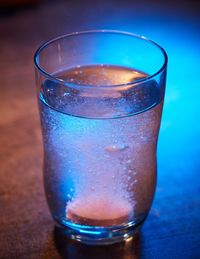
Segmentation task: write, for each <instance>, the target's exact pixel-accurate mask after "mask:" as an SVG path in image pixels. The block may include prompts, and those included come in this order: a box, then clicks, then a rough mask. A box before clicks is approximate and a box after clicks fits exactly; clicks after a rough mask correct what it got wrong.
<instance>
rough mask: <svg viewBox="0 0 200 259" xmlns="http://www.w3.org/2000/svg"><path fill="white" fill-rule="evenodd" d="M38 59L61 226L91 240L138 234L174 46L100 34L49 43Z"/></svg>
mask: <svg viewBox="0 0 200 259" xmlns="http://www.w3.org/2000/svg"><path fill="white" fill-rule="evenodd" d="M34 62H35V70H36V84H37V96H38V104H39V111H40V118H41V127H42V134H43V144H44V166H43V168H44V172H43V173H44V186H45V192H46V198H47V202H48V205H49V209H50V211H51V214H52V217H53V218H54V220H55V222H56V224H57V225H58V226H59V227H60V228H61V229H63V231H64V232H65V234H66V236H69V237H70V238H72V239H75V240H78V241H80V242H83V243H86V244H111V243H116V242H119V241H122V240H126V239H128V238H130V237H132V236H134V234H135V233H136V231H138V229H139V228H140V227H141V226H142V224H143V222H144V220H145V219H146V217H147V215H148V213H149V210H150V208H151V204H152V200H153V197H154V193H155V187H156V174H157V166H156V164H157V162H156V147H157V140H158V133H159V128H160V121H161V115H162V108H163V100H164V93H165V81H166V69H167V54H166V52H165V51H164V49H163V48H162V47H160V46H159V45H158V44H157V43H155V42H153V41H151V40H149V39H147V38H145V37H143V36H138V35H135V34H132V33H128V32H121V31H112V30H96V31H95V30H94V31H85V32H76V33H71V34H68V35H64V36H60V37H58V38H55V39H53V40H50V41H49V42H46V43H44V44H43V45H42V46H41V47H40V48H39V49H38V50H37V51H36V53H35V57H34Z"/></svg>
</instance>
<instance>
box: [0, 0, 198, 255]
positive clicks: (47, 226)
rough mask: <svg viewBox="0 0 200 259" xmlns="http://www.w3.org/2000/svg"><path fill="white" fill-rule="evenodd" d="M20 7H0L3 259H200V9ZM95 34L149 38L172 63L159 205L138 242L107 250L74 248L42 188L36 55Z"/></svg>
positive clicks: (162, 5)
mask: <svg viewBox="0 0 200 259" xmlns="http://www.w3.org/2000/svg"><path fill="white" fill-rule="evenodd" d="M13 1H14V0H13ZM13 1H12V0H8V1H0V6H1V10H0V71H1V72H0V79H1V81H0V105H1V107H0V258H62V257H64V258H70V259H71V258H72V259H74V258H75V259H76V258H78V259H79V258H81V259H82V258H84V259H85V258H102V259H104V258H128V259H129V258H131V259H132V258H148V259H151V258H153V259H154V258H162V259H165V258H192V259H196V258H200V234H199V233H200V198H199V197H200V180H199V173H200V162H199V161H200V159H199V156H200V140H199V137H200V116H199V105H200V85H199V80H198V79H199V75H200V1H189V0H188V1H186V0H183V1H171V0H170V1H147V0H146V1H143V0H142V1H141V0H140V1H139V0H138V1H134V0H132V1H127V0H124V1H123V0H121V1H120V0H115V1H114V0H113V1H95V0H93V1H88V0H85V1H72V0H65V1H64V0H63V1H61V0H57V1H55V0H54V1H36V2H38V3H37V4H34V2H35V1H34V0H32V1H28V0H27V1H26V0H24V1H23V4H21V5H20V0H18V1H16V2H15V4H14V5H13ZM88 29H117V30H125V31H130V32H134V33H137V34H141V35H145V36H147V37H149V38H151V39H153V40H155V41H157V42H158V43H159V44H160V45H161V46H163V47H164V48H165V50H166V51H167V53H168V56H169V64H168V77H167V89H166V98H165V106H164V112H163V119H162V126H161V131H160V137H159V144H158V184H157V192H156V196H155V199H154V203H153V206H152V209H151V212H150V214H149V217H148V219H147V221H146V222H145V224H144V227H143V228H142V231H141V234H140V235H137V236H136V237H135V239H134V240H133V242H131V243H126V244H125V243H122V244H117V245H112V246H109V247H87V246H84V245H80V244H76V243H74V242H72V241H69V240H66V239H65V238H64V237H63V236H62V235H61V233H59V232H58V231H57V230H56V229H54V223H53V221H52V219H51V216H50V213H49V211H48V208H47V205H46V201H45V197H44V193H43V186H42V142H41V134H40V126H39V116H38V111H37V101H36V92H35V83H34V69H33V54H34V51H35V50H36V48H37V47H39V45H40V44H41V43H43V42H44V41H46V40H48V39H50V38H52V37H55V36H58V35H60V34H65V33H69V32H72V31H80V30H88Z"/></svg>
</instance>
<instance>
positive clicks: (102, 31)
mask: <svg viewBox="0 0 200 259" xmlns="http://www.w3.org/2000/svg"><path fill="white" fill-rule="evenodd" d="M94 33H111V34H119V35H120V34H121V35H125V36H130V37H134V38H137V39H140V40H144V41H146V42H147V43H149V44H151V45H154V46H155V47H157V48H158V49H159V50H160V51H161V53H162V55H163V58H164V62H163V64H162V65H161V66H160V68H159V69H157V71H156V72H155V73H152V74H151V75H147V76H146V77H144V78H141V79H139V80H136V81H133V82H128V83H121V84H107V85H98V87H100V88H101V89H104V88H106V89H108V88H117V87H127V86H134V85H137V84H138V83H143V82H145V81H148V80H150V79H152V78H154V77H155V76H157V75H158V74H160V73H161V72H162V71H163V70H164V69H165V68H166V66H167V62H168V56H167V53H166V51H165V50H164V48H162V47H161V46H160V45H159V44H158V43H156V42H155V41H153V40H151V39H149V38H147V37H145V36H142V35H138V34H135V33H131V32H126V31H120V30H104V29H101V30H86V31H78V32H72V33H68V34H63V35H60V36H58V37H54V38H52V39H50V40H48V41H46V42H44V43H43V44H42V45H40V47H39V48H38V49H37V50H36V52H35V54H34V65H35V67H36V68H37V69H38V71H39V72H40V73H41V74H43V75H44V76H45V77H46V78H47V79H50V80H52V81H54V82H56V83H58V84H62V85H63V84H64V85H66V86H68V87H72V88H77V87H78V88H80V87H83V88H92V87H94V85H87V84H77V83H73V82H70V81H66V80H63V79H61V78H58V77H56V76H54V75H51V74H50V73H48V71H46V70H45V69H43V68H42V66H40V65H39V62H38V59H37V58H38V57H39V55H40V53H41V52H42V51H43V49H45V48H46V47H47V46H49V45H50V44H51V43H54V42H56V41H59V40H61V39H64V38H68V37H73V36H79V35H82V34H94ZM128 68H129V67H128ZM100 88H98V89H100Z"/></svg>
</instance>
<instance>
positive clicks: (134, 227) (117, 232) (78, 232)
mask: <svg viewBox="0 0 200 259" xmlns="http://www.w3.org/2000/svg"><path fill="white" fill-rule="evenodd" d="M144 220H145V219H143V220H141V221H140V222H139V223H135V222H130V223H128V224H124V225H121V226H113V227H93V226H82V225H79V224H75V223H72V222H69V221H66V220H63V221H62V222H58V221H57V220H56V219H55V222H56V226H57V227H59V229H60V230H61V231H62V233H63V234H64V235H65V236H67V237H68V238H71V239H73V240H76V241H78V242H81V243H84V244H86V245H108V244H114V243H118V242H122V241H127V240H130V239H132V237H133V236H134V235H135V234H136V233H137V232H138V231H139V229H140V227H141V226H142V224H143V222H144Z"/></svg>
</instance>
